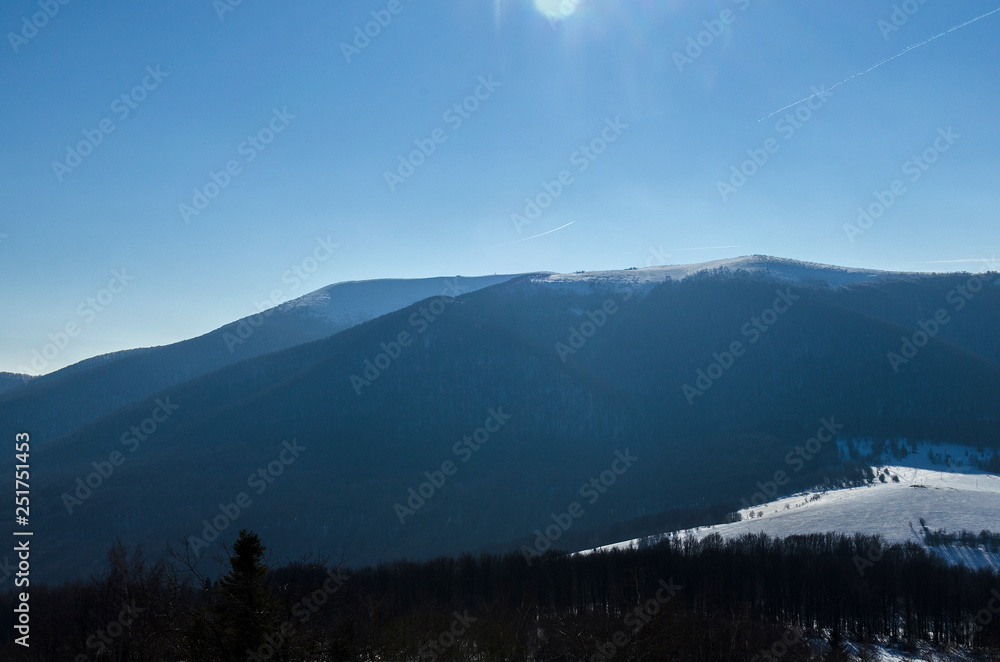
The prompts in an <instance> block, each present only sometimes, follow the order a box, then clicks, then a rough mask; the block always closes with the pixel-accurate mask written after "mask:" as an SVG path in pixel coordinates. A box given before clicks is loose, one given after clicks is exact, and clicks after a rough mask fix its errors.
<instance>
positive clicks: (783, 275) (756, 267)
mask: <svg viewBox="0 0 1000 662" xmlns="http://www.w3.org/2000/svg"><path fill="white" fill-rule="evenodd" d="M716 269H729V270H730V271H738V270H743V271H748V272H751V273H756V274H761V275H768V276H771V277H774V278H777V279H779V280H785V281H789V282H792V283H797V284H807V283H814V284H821V283H822V284H826V285H828V286H829V287H844V286H846V285H853V284H856V283H865V282H870V281H874V280H879V279H889V278H915V277H922V276H926V275H928V274H922V273H910V272H896V271H879V270H877V269H854V268H850V267H837V266H832V265H828V264H817V263H815V262H800V261H798V260H789V259H785V258H779V257H770V256H766V255H749V256H743V257H734V258H727V259H724V260H714V261H711V262H701V263H696V264H674V265H664V266H655V267H646V268H643V269H626V270H623V271H590V272H584V273H574V274H551V275H541V276H536V277H534V278H533V279H532V280H533V282H536V283H541V284H545V285H550V286H554V287H558V288H560V289H568V290H585V289H589V288H590V286H591V284H594V285H604V286H608V287H612V288H616V289H618V288H629V287H631V288H639V289H641V290H648V289H650V288H652V287H654V286H655V285H658V284H660V283H663V282H665V281H666V280H667V279H672V280H683V279H685V278H688V277H690V276H693V275H695V274H699V273H703V272H708V271H714V270H716Z"/></svg>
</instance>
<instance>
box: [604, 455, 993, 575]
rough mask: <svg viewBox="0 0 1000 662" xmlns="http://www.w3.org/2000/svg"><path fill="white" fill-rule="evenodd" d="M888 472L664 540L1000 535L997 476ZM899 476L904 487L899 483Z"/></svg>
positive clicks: (973, 562)
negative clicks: (882, 476)
mask: <svg viewBox="0 0 1000 662" xmlns="http://www.w3.org/2000/svg"><path fill="white" fill-rule="evenodd" d="M955 448H956V449H957V448H958V447H955ZM951 450H952V451H955V449H951ZM910 459H911V462H905V461H904V464H911V465H913V464H916V465H930V464H931V463H930V461H929V460H928V459H927V457H926V455H925V454H923V453H921V454H915V455H912V456H910ZM942 469H946V470H942ZM886 472H887V478H886V481H887V482H885V483H882V482H876V483H875V484H873V485H867V486H864V487H855V488H846V489H837V490H830V491H826V492H821V491H812V492H806V493H800V494H795V495H792V496H788V497H784V498H781V499H777V500H775V501H771V502H768V503H764V504H761V505H760V506H756V507H753V508H745V509H743V510H741V511H740V515H741V516H742V518H743V519H742V520H741V521H738V522H733V523H730V524H719V525H716V526H708V527H699V528H696V529H689V530H685V531H678V532H675V533H670V534H667V535H669V536H676V537H687V536H693V537H695V538H696V539H699V540H701V539H703V538H705V537H706V536H708V535H711V534H714V533H717V534H719V535H721V536H722V537H723V538H726V539H729V538H735V537H739V536H742V535H744V534H748V533H766V534H768V535H770V536H774V537H779V538H784V537H787V536H793V535H802V534H810V533H827V532H836V533H844V534H853V533H862V534H866V535H876V534H877V535H881V536H882V537H883V538H884V539H885V540H886V541H887V542H888V543H890V544H891V543H903V542H907V541H912V542H916V543H918V544H921V545H924V536H923V526H922V525H921V521H920V520H921V519H923V520H924V522H925V523H926V527H927V528H928V529H930V530H931V531H937V530H938V529H944V530H945V531H947V532H949V533H958V532H960V531H962V530H963V529H966V530H969V531H973V532H976V533H978V532H979V531H981V530H983V529H988V530H992V531H994V532H996V531H997V530H1000V476H996V475H993V474H989V473H985V472H983V471H979V470H977V469H974V468H970V467H968V466H967V465H966V466H963V467H961V468H958V467H940V466H937V467H935V468H922V467H919V466H901V465H899V464H896V465H889V466H882V467H878V468H877V469H876V473H877V474H885V473H886ZM894 478H898V479H899V482H894ZM654 538H655V537H654ZM651 540H653V539H651V538H639V539H635V540H628V541H624V542H620V543H616V544H614V545H608V546H606V547H602V548H599V549H614V548H626V547H630V546H636V545H639V544H640V543H642V542H644V541H646V542H648V541H651ZM928 549H930V550H932V551H934V552H935V553H937V554H939V555H941V556H942V557H944V558H946V559H947V560H948V561H949V562H951V563H955V564H963V565H967V566H970V567H976V568H978V567H988V568H992V569H993V570H995V571H1000V554H996V553H991V552H989V551H987V550H986V549H983V548H970V547H963V546H957V545H955V546H950V547H928Z"/></svg>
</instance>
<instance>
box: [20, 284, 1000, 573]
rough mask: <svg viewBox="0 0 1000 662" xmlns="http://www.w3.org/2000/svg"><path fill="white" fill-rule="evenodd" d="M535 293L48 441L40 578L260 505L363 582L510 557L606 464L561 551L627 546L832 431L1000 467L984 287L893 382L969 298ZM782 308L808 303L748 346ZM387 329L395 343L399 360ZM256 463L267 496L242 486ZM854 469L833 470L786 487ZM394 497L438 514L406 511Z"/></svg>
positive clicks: (309, 356) (301, 543)
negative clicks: (369, 572)
mask: <svg viewBox="0 0 1000 662" xmlns="http://www.w3.org/2000/svg"><path fill="white" fill-rule="evenodd" d="M536 278H537V277H523V278H519V279H515V280H511V281H508V282H506V283H502V284H498V285H495V286H493V287H490V288H487V289H484V290H480V291H477V292H474V293H470V294H467V295H464V296H462V297H460V298H458V299H456V300H451V299H448V300H447V301H446V300H445V299H439V298H434V299H430V300H427V301H424V302H420V303H418V304H416V305H414V306H411V307H409V308H407V309H405V310H401V311H398V312H396V313H391V314H389V315H386V316H383V317H381V318H378V319H376V320H373V321H371V322H368V323H365V324H362V325H360V326H357V327H354V328H352V329H348V330H346V331H343V332H341V333H339V334H336V335H334V336H332V337H330V338H327V339H325V340H321V341H317V342H313V343H308V344H303V345H300V346H297V347H294V348H291V349H288V350H285V351H282V352H277V353H272V354H268V355H264V356H261V357H258V358H256V359H254V360H251V361H245V362H241V363H238V364H235V365H232V366H229V367H227V368H224V369H221V370H218V371H215V372H213V373H210V374H207V375H204V376H202V377H199V378H197V379H194V380H191V381H188V382H186V383H184V384H181V385H179V386H178V387H176V388H173V389H170V390H168V391H164V392H162V393H161V394H159V395H157V396H155V397H153V398H150V399H148V400H143V401H140V402H137V403H136V404H134V405H132V406H129V407H126V408H124V409H122V410H121V411H119V412H117V413H115V414H114V415H112V416H109V417H106V418H104V419H101V420H98V421H95V422H94V423H92V424H90V425H88V426H86V427H85V428H83V429H81V430H79V431H77V432H75V433H73V434H71V435H68V436H65V437H63V438H61V439H58V440H54V441H53V442H52V443H50V444H47V445H46V447H45V448H44V449H43V450H42V451H41V452H40V453H39V454H38V456H37V457H36V462H37V469H38V475H39V476H40V477H41V478H40V479H39V482H38V483H37V487H36V488H35V489H37V492H36V495H37V496H36V501H37V503H38V504H39V509H40V515H39V517H36V518H35V522H37V525H38V526H39V528H40V529H45V530H48V531H51V532H52V534H53V537H52V540H57V539H58V541H59V542H53V543H51V544H50V545H49V546H48V547H47V548H46V550H45V551H44V552H42V554H44V555H46V556H44V557H43V556H41V555H40V557H39V562H40V563H41V562H43V559H44V560H45V561H47V562H49V563H55V562H56V561H58V564H57V565H58V568H51V569H50V571H51V572H53V573H54V574H56V573H70V574H72V573H77V572H80V571H81V569H84V568H86V567H89V564H90V563H92V562H97V560H99V559H101V558H102V557H103V550H104V548H105V547H106V546H107V544H108V542H107V541H110V540H112V539H113V538H114V537H115V536H122V537H123V538H125V539H126V540H133V541H136V542H139V541H142V542H146V543H147V544H149V545H153V546H156V547H158V546H160V545H162V544H163V542H164V541H172V542H176V541H178V540H180V539H182V538H190V536H196V535H199V534H202V533H203V532H204V531H205V530H206V525H205V522H207V521H209V520H211V519H212V518H214V517H216V516H217V515H219V512H220V510H219V506H220V504H221V505H222V506H223V507H225V506H226V504H229V503H232V502H234V500H235V499H236V498H237V496H238V495H239V494H240V493H246V494H247V495H248V496H250V497H252V506H251V507H248V508H244V509H241V511H240V515H239V517H238V520H239V523H238V526H240V527H243V526H251V527H253V528H255V529H257V530H260V531H262V532H266V533H267V534H268V536H269V537H270V538H271V539H272V540H275V541H277V542H275V544H274V549H275V552H276V553H277V554H279V555H280V554H284V553H292V550H302V549H321V550H323V551H325V552H328V553H331V554H333V555H335V556H338V557H339V556H341V555H343V556H344V557H345V558H346V559H348V561H349V562H352V563H369V562H376V561H381V560H387V559H393V558H400V557H417V558H424V557H428V556H432V555H436V554H442V553H456V552H460V551H466V550H475V549H483V548H490V549H498V548H504V549H511V548H513V547H515V546H516V545H518V544H520V541H522V540H525V539H529V538H530V537H531V536H532V531H534V530H536V529H539V528H544V527H546V526H548V524H549V523H551V516H552V515H553V514H559V513H563V512H565V510H566V509H567V508H568V507H569V506H570V505H571V504H572V503H574V502H575V501H581V495H580V488H581V485H583V484H585V483H587V482H588V481H591V480H592V479H594V478H595V477H600V476H602V472H605V471H606V470H608V468H609V467H610V466H612V463H613V462H614V461H615V459H616V453H619V452H621V453H625V452H627V453H629V454H631V455H632V456H635V457H637V458H639V460H640V461H637V462H635V463H634V465H633V466H632V467H631V468H629V469H628V473H627V475H624V476H623V477H622V478H621V479H620V480H617V481H616V482H615V484H614V485H613V489H611V488H608V489H604V490H602V492H601V493H600V494H599V496H598V498H597V499H596V500H594V502H593V503H590V502H589V501H588V502H587V503H586V505H587V508H586V509H585V510H586V516H585V517H583V518H582V519H580V520H579V521H574V522H573V525H572V527H571V529H572V530H571V531H569V532H568V533H566V536H565V538H563V539H562V540H561V541H560V544H562V543H567V542H568V541H569V540H570V539H571V538H572V537H573V536H576V537H578V538H579V539H580V543H581V544H580V546H579V547H578V548H582V547H587V546H595V545H597V544H603V543H608V542H613V541H614V540H615V539H618V540H621V539H624V538H626V537H629V536H627V535H625V536H620V537H617V538H615V537H611V536H610V534H609V533H608V532H607V530H609V529H611V528H614V527H620V526H623V523H628V522H631V521H633V520H641V519H642V518H648V517H651V516H655V515H657V514H659V513H664V512H667V511H670V510H671V509H676V508H682V507H699V508H706V507H708V506H711V505H712V504H718V506H719V507H718V508H716V509H715V511H716V512H720V513H721V514H724V513H725V512H727V509H728V510H733V509H735V504H736V503H737V502H738V500H739V498H740V497H741V496H743V495H744V494H745V493H746V492H747V489H748V488H749V487H751V486H753V485H754V483H755V482H756V481H758V480H760V479H761V476H763V475H766V474H767V473H769V472H773V471H774V469H773V468H774V467H775V466H780V464H779V463H780V462H782V459H783V458H784V457H785V455H786V453H787V452H788V449H789V448H791V447H794V446H795V445H796V444H798V443H801V442H802V441H803V440H805V439H808V438H809V437H810V436H811V435H813V434H815V432H816V427H817V426H818V425H819V421H820V420H821V419H823V418H826V417H830V416H831V415H833V416H835V417H836V420H837V421H842V422H843V425H844V426H845V428H844V434H850V435H863V436H872V437H876V438H895V437H899V436H902V437H908V438H916V439H933V440H939V441H951V442H955V443H970V442H973V441H974V442H976V443H982V444H985V445H987V446H997V445H1000V438H998V437H997V426H996V423H997V416H998V415H997V412H996V409H995V393H997V392H1000V368H998V363H997V360H996V352H997V348H998V347H1000V338H998V331H997V329H996V325H995V321H994V315H993V311H995V310H996V309H997V308H998V307H1000V288H997V287H994V286H991V287H989V288H983V290H982V291H981V293H980V294H979V296H978V297H977V298H975V299H974V301H973V303H970V304H969V305H968V306H967V308H966V309H965V310H963V311H962V314H961V317H960V318H959V317H958V316H957V315H956V320H958V319H961V321H960V322H958V321H956V322H955V323H953V324H950V325H948V326H945V327H943V328H942V329H941V331H940V333H939V334H938V335H937V337H936V338H935V339H934V340H933V341H932V342H931V343H930V344H928V346H926V347H924V348H923V349H922V350H921V352H920V353H919V355H918V359H914V360H913V361H912V362H910V363H909V364H908V365H906V366H903V367H902V368H901V369H900V370H899V372H898V373H897V372H896V371H894V370H893V369H892V367H891V366H890V364H889V363H888V362H887V360H886V354H887V352H889V351H893V350H895V349H896V348H898V346H899V343H900V337H901V336H902V335H903V334H912V333H913V328H912V325H913V323H914V322H913V320H920V319H921V318H922V317H924V316H926V311H933V310H935V309H936V308H937V307H939V306H941V305H943V302H945V301H946V299H947V297H948V294H949V292H950V291H952V290H953V289H954V288H956V287H959V286H961V285H962V284H963V283H965V282H966V281H967V280H968V278H969V277H968V276H959V275H951V276H936V277H930V276H928V277H920V278H906V279H888V280H878V281H876V282H872V283H869V282H865V283H859V284H856V285H851V286H847V287H840V288H837V289H832V288H829V287H826V286H824V285H818V284H812V285H796V287H795V289H794V292H793V291H792V290H791V289H790V288H791V285H790V284H789V282H788V281H781V280H774V279H772V278H770V277H767V276H766V275H763V274H753V273H747V272H743V271H737V272H728V271H723V272H705V273H702V274H699V275H696V276H691V277H689V278H686V279H684V280H682V281H679V282H678V281H674V280H669V281H667V282H664V283H662V284H660V285H656V286H654V287H653V288H651V289H649V290H643V291H640V292H638V293H635V292H633V291H631V290H622V289H621V288H620V287H618V286H617V285H615V286H613V287H611V288H610V289H608V288H606V287H603V286H602V285H601V284H599V283H595V284H592V285H590V286H589V287H588V293H587V294H583V293H577V292H567V291H563V290H562V289H560V288H553V287H551V286H549V285H547V284H545V283H538V282H536ZM991 278H995V277H991ZM990 282H991V283H992V280H991V281H990ZM643 292H645V293H643ZM782 292H783V293H785V295H786V296H788V295H789V294H790V293H794V295H795V296H796V297H800V298H799V299H796V300H792V301H793V305H792V306H791V307H790V308H789V309H787V312H785V313H782V314H781V315H780V316H779V317H778V319H777V320H772V322H774V323H773V324H770V325H769V326H767V327H766V330H765V331H760V332H759V333H757V334H754V333H751V332H752V331H753V330H754V329H756V327H753V328H749V329H748V328H747V325H748V324H751V326H752V323H751V320H753V319H759V318H761V317H762V311H767V310H768V309H772V308H773V307H774V306H775V302H776V301H778V300H780V296H779V294H780V293H782ZM608 302H610V304H609V303H608ZM605 306H609V307H608V308H605ZM601 310H608V311H611V312H608V313H605V318H604V319H603V323H602V324H601V325H600V326H599V327H598V326H597V322H592V324H594V332H593V333H590V329H589V328H588V327H585V326H583V325H584V323H586V322H588V320H598V321H600V320H601V319H602V318H601V315H600V314H599V313H598V312H596V311H601ZM431 311H436V312H431ZM907 320H909V321H908V322H907ZM581 328H582V329H584V330H585V331H587V332H588V335H589V336H590V337H587V338H585V342H584V343H582V344H580V343H579V342H578V339H575V338H576V335H575V334H574V331H575V332H576V334H580V329H581ZM598 328H599V329H600V330H599V332H598V331H597V329H598ZM743 329H746V330H747V332H746V333H744V332H743V331H742V330H743ZM404 332H405V333H407V334H409V336H408V338H409V340H408V344H407V345H406V346H405V347H403V346H400V347H396V346H394V345H393V343H396V342H397V341H398V340H399V339H400V334H401V333H404ZM580 335H581V337H582V334H580ZM755 337H756V340H754V338H755ZM740 339H742V342H744V343H746V347H745V351H744V352H743V353H741V354H740V356H739V357H738V360H735V361H733V362H732V365H730V366H729V368H728V369H726V370H725V371H724V375H723V376H722V377H720V378H719V379H717V380H714V381H713V383H712V384H710V385H709V388H707V389H705V390H704V391H703V392H702V395H698V396H691V395H690V393H689V392H688V391H686V390H685V388H684V387H685V385H688V386H691V385H694V384H697V380H698V378H699V370H701V371H705V370H706V369H709V368H710V366H711V364H712V363H713V361H714V360H717V359H714V358H713V355H718V356H721V353H722V352H727V351H729V348H731V344H732V343H733V342H734V341H737V340H740ZM564 348H568V349H564ZM568 350H573V351H568ZM383 354H385V356H381V355H383ZM563 359H565V361H564V360H563ZM723 359H724V357H723ZM376 362H377V363H378V366H376V365H375V364H376ZM725 362H726V363H729V362H728V361H725ZM379 366H381V367H379ZM713 372H714V369H713ZM157 398H160V399H163V398H169V402H170V403H171V404H172V405H174V406H176V407H177V410H176V412H173V413H171V415H170V417H169V418H168V419H167V420H166V421H165V422H162V423H160V424H157V425H156V426H154V428H155V433H153V434H150V435H148V439H144V440H141V443H140V440H139V439H138V438H133V437H130V436H129V430H130V428H132V427H133V426H137V425H138V424H140V423H141V422H143V421H144V419H146V418H148V417H150V416H151V415H152V414H153V413H155V412H156V411H157V410H156V407H157V406H158V405H157V403H156V399H157ZM689 399H690V402H689ZM497 417H498V418H499V420H502V421H503V425H502V426H499V427H497V425H496V420H497ZM490 419H493V422H490ZM484 424H485V425H488V426H489V427H490V429H492V430H493V431H492V432H490V433H489V434H487V433H486V432H485V429H486V428H485V427H484ZM481 427H483V428H484V431H482V432H481V433H477V432H476V431H477V430H478V429H479V428H481ZM483 434H487V439H485V440H484V439H483V438H482V435H483ZM474 435H478V436H477V439H479V441H478V442H473V443H471V444H470V443H468V442H463V438H464V437H466V436H469V437H472V436H474ZM292 440H296V441H297V442H298V444H299V445H300V446H301V447H304V448H305V449H307V450H305V451H302V453H304V454H303V455H302V457H303V458H307V459H304V460H303V461H299V460H298V459H295V461H294V462H291V463H288V464H284V465H282V463H279V465H273V464H272V463H274V462H275V460H276V459H278V458H281V457H284V458H285V459H289V458H288V457H287V453H286V454H285V455H282V450H283V443H284V442H289V443H291V441H292ZM116 450H117V451H119V452H122V453H125V458H126V459H125V463H124V464H123V465H122V466H121V467H119V468H117V469H115V471H114V475H113V476H111V477H109V478H107V479H106V480H104V479H102V480H100V481H97V480H95V481H94V482H99V483H100V487H99V489H96V490H94V493H93V495H92V496H88V497H87V498H86V499H81V502H82V503H81V504H78V505H72V504H70V505H72V507H70V505H67V498H66V496H67V495H69V496H71V497H72V496H73V494H74V493H75V490H76V489H77V488H78V486H79V484H78V483H77V482H76V481H77V479H81V480H83V479H85V478H86V477H87V476H88V475H89V474H91V473H93V472H94V471H95V468H94V465H93V464H92V463H94V462H101V461H104V460H105V459H106V458H108V457H109V456H110V454H111V453H112V452H114V451H116ZM448 461H451V462H453V463H455V467H456V468H457V470H456V472H455V474H454V475H453V476H449V477H447V480H446V481H444V482H445V483H446V484H444V485H442V486H441V487H440V488H434V489H433V490H431V489H429V488H431V487H432V486H431V485H428V486H427V487H426V488H422V484H423V483H425V482H428V481H429V480H431V479H430V478H428V476H432V477H433V476H436V475H437V474H436V473H435V472H438V471H440V470H441V468H442V466H443V465H444V463H445V462H448ZM269 466H274V467H275V468H274V472H278V475H276V476H271V478H273V480H269V481H267V482H266V483H262V482H261V481H260V479H258V480H257V481H256V482H253V476H254V474H255V473H257V472H259V470H260V469H262V468H264V469H266V468H267V467H269ZM856 472H857V469H856V468H855V469H852V468H850V467H849V466H844V465H843V463H842V462H840V461H839V460H838V457H837V452H836V449H835V448H833V447H830V448H827V449H824V450H823V451H821V452H819V453H818V454H817V455H816V456H815V457H814V458H813V459H812V460H811V461H810V462H809V463H808V464H807V465H806V466H804V467H803V470H802V471H801V472H799V473H797V474H796V475H795V476H794V479H793V480H792V482H791V484H790V485H789V486H788V489H789V490H794V489H804V488H807V487H809V486H811V485H815V484H817V483H822V482H823V481H824V480H827V479H830V480H842V479H844V478H845V477H850V476H857V475H858V474H857V473H856ZM434 480H435V481H436V482H441V481H440V478H434ZM261 488H263V489H261ZM258 489H260V491H259V492H258V491H257V490H258ZM410 489H413V490H414V491H416V490H417V489H424V491H425V493H426V492H428V491H430V492H432V496H431V498H427V499H424V501H425V503H420V499H419V498H412V493H411V492H410V491H409V490H410ZM85 492H86V490H81V493H85ZM73 498H75V497H73ZM411 499H412V505H408V504H410V500H411ZM581 502H582V501H581ZM125 504H127V505H125ZM727 504H729V505H727ZM397 505H398V506H399V508H397ZM414 506H416V507H414ZM400 508H403V509H404V510H403V511H402V512H401V510H400ZM406 509H409V510H411V511H412V513H408V512H405V510H406ZM70 510H72V514H70V513H69V511H70ZM208 528H211V527H208ZM660 530H661V531H662V530H663V529H660ZM602 531H603V533H602ZM56 532H59V534H58V536H56ZM209 533H211V531H209ZM623 533H626V534H627V533H628V531H623ZM71 549H72V550H74V553H72V554H71V553H70V550H71Z"/></svg>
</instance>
